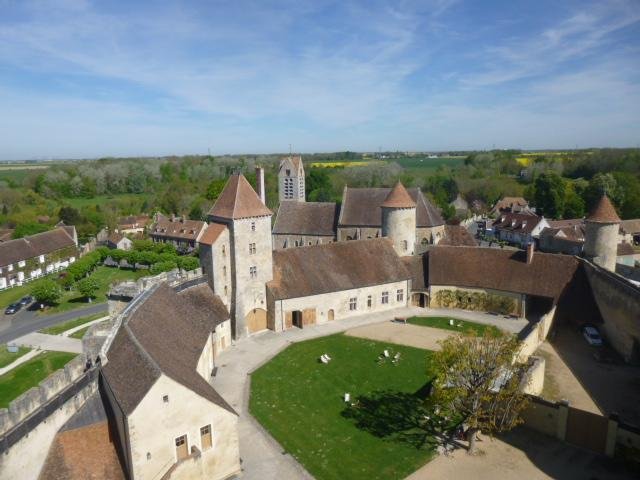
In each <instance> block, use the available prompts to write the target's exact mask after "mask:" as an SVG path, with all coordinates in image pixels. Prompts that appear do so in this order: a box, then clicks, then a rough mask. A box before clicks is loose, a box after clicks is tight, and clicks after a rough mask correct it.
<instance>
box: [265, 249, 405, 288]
mask: <svg viewBox="0 0 640 480" xmlns="http://www.w3.org/2000/svg"><path fill="white" fill-rule="evenodd" d="M408 278H410V274H409V272H408V271H407V269H406V268H405V266H404V264H403V263H402V260H401V259H400V257H399V256H398V254H397V253H396V252H395V250H394V249H393V244H392V242H391V240H389V239H388V238H375V239H371V240H353V241H349V242H337V243H329V244H325V245H315V246H310V247H301V248H288V249H284V250H274V252H273V280H272V281H271V282H269V283H268V284H267V287H268V288H269V289H270V290H271V292H272V293H273V295H274V298H276V299H278V300H280V299H285V298H298V297H307V296H310V295H318V294H321V293H330V292H339V291H343V290H350V289H353V288H361V287H366V286H371V285H380V284H385V283H392V282H398V281H402V280H407V279H408Z"/></svg>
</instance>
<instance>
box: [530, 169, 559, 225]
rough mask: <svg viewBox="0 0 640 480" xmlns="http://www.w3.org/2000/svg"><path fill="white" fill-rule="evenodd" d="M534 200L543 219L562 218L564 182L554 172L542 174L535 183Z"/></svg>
mask: <svg viewBox="0 0 640 480" xmlns="http://www.w3.org/2000/svg"><path fill="white" fill-rule="evenodd" d="M534 200H535V204H536V207H537V208H538V209H539V210H541V211H542V214H543V215H544V216H545V217H549V218H562V216H563V214H564V200H565V181H564V179H563V178H562V177H561V176H560V175H558V174H557V173H554V172H548V173H543V174H542V175H540V176H539V177H538V178H536V181H535V193H534Z"/></svg>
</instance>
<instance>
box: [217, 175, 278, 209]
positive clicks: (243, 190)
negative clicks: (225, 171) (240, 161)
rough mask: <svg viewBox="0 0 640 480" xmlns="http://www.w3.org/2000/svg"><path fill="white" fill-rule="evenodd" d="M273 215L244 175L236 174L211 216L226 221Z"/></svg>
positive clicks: (230, 180) (219, 198) (221, 195)
mask: <svg viewBox="0 0 640 480" xmlns="http://www.w3.org/2000/svg"><path fill="white" fill-rule="evenodd" d="M265 215H273V212H272V211H271V210H269V209H268V208H267V207H266V205H265V204H264V203H262V201H261V200H260V197H258V194H257V193H256V192H255V190H254V189H253V188H252V187H251V185H250V184H249V182H248V181H247V179H246V178H244V175H242V174H241V173H235V174H233V175H231V177H229V180H228V181H227V184H226V185H225V186H224V189H223V190H222V193H221V194H220V196H219V197H218V199H217V200H216V203H215V204H214V205H213V207H212V208H211V210H209V216H211V217H218V218H224V219H239V218H250V217H262V216H265Z"/></svg>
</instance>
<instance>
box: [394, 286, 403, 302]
mask: <svg viewBox="0 0 640 480" xmlns="http://www.w3.org/2000/svg"><path fill="white" fill-rule="evenodd" d="M403 300H404V290H402V289H401V288H400V289H398V291H397V292H396V301H398V302H402V301H403Z"/></svg>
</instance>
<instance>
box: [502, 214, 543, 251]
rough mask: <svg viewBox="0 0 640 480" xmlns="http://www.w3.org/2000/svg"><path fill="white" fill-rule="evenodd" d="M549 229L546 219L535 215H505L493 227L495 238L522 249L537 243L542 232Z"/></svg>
mask: <svg viewBox="0 0 640 480" xmlns="http://www.w3.org/2000/svg"><path fill="white" fill-rule="evenodd" d="M548 227H549V222H548V221H547V220H546V219H545V218H544V217H539V216H537V215H536V214H533V213H503V214H501V215H500V216H499V217H498V218H497V219H496V221H495V222H493V226H492V228H493V235H494V236H495V238H497V239H498V240H501V241H503V242H508V243H510V244H512V245H516V246H518V247H520V248H526V247H527V245H529V244H531V243H536V242H537V240H538V237H539V235H540V232H542V230H544V229H545V228H548Z"/></svg>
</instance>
